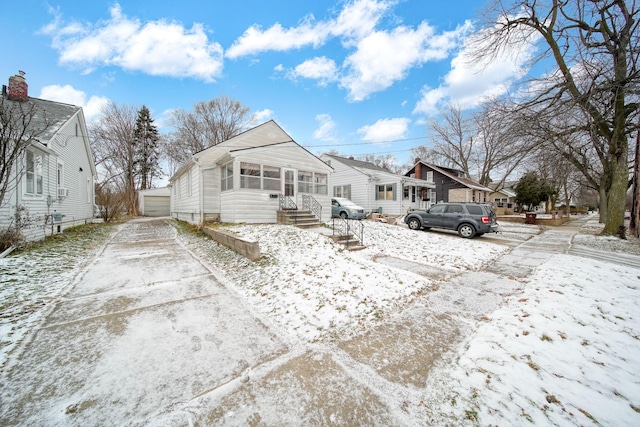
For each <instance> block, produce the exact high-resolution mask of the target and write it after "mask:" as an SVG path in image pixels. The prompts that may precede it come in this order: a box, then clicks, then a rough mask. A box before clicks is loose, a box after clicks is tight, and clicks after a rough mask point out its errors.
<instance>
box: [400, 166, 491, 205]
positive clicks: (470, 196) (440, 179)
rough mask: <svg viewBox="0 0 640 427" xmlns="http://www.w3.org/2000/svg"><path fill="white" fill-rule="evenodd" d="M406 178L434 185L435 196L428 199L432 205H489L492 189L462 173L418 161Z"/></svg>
mask: <svg viewBox="0 0 640 427" xmlns="http://www.w3.org/2000/svg"><path fill="white" fill-rule="evenodd" d="M406 176H411V177H415V178H420V179H426V180H427V181H430V182H433V183H434V184H435V194H432V195H431V197H429V199H430V201H431V202H433V203H436V202H438V203H440V202H445V203H446V202H477V203H489V202H491V200H490V197H489V196H490V194H491V193H492V192H493V190H492V189H490V188H488V187H485V186H484V185H482V184H480V183H478V182H475V181H473V180H471V179H469V178H468V177H466V176H465V174H464V172H462V171H459V170H456V169H450V168H445V167H442V166H436V165H433V164H430V163H427V162H424V161H421V160H420V159H416V164H415V166H414V167H413V168H411V170H410V171H409V172H407V173H406Z"/></svg>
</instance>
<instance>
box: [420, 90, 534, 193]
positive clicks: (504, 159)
mask: <svg viewBox="0 0 640 427" xmlns="http://www.w3.org/2000/svg"><path fill="white" fill-rule="evenodd" d="M440 114H441V116H442V120H441V121H437V120H431V121H430V122H429V125H428V127H429V130H430V131H431V139H432V141H433V148H431V149H430V150H428V151H426V152H424V154H426V155H427V156H428V158H431V159H432V161H433V162H434V163H437V164H440V165H441V166H445V167H451V168H454V169H459V170H461V171H463V172H464V173H465V174H466V175H467V176H470V177H476V178H477V180H478V182H479V183H481V184H482V185H489V184H490V183H492V182H494V179H497V177H496V176H492V174H493V175H496V174H498V176H499V179H498V181H497V182H494V184H496V185H497V186H498V187H500V186H501V185H502V184H503V183H504V180H505V179H506V178H507V177H508V176H509V175H510V174H511V173H512V172H513V171H514V170H515V169H516V168H517V167H518V165H519V164H520V163H521V162H522V160H523V159H524V158H525V157H526V156H527V155H528V154H529V152H530V150H531V148H532V146H531V144H530V143H529V142H528V140H527V139H526V138H521V137H520V136H519V132H518V131H517V129H514V128H512V127H513V126H515V123H513V122H511V121H510V115H509V111H508V109H506V108H505V106H504V105H502V104H501V103H498V102H497V101H493V102H489V103H487V104H485V105H484V107H483V109H482V110H479V111H476V112H474V113H471V114H469V115H468V116H465V115H464V114H463V112H462V110H461V108H460V107H457V106H450V107H449V109H448V110H445V111H441V113H440ZM414 154H418V150H415V151H414ZM433 159H437V160H439V163H438V162H437V161H434V160H433Z"/></svg>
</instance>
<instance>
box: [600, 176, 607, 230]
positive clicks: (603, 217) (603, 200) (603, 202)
mask: <svg viewBox="0 0 640 427" xmlns="http://www.w3.org/2000/svg"><path fill="white" fill-rule="evenodd" d="M598 195H599V196H600V197H599V200H598V210H599V211H600V212H599V214H600V221H599V222H600V224H606V223H607V192H606V191H605V189H604V186H603V185H600V187H599V188H598Z"/></svg>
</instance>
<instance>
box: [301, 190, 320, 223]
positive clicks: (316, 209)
mask: <svg viewBox="0 0 640 427" xmlns="http://www.w3.org/2000/svg"><path fill="white" fill-rule="evenodd" d="M302 210H303V211H310V212H312V213H313V214H314V215H315V216H316V217H317V218H318V219H319V220H321V221H322V205H321V204H320V203H318V201H317V200H316V199H315V198H314V197H313V196H311V195H309V194H303V195H302Z"/></svg>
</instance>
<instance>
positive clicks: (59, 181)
mask: <svg viewBox="0 0 640 427" xmlns="http://www.w3.org/2000/svg"><path fill="white" fill-rule="evenodd" d="M62 170H63V169H62V163H58V171H57V173H56V185H57V186H58V188H60V187H62V183H63V182H64V180H63V179H62V177H63V175H62Z"/></svg>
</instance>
